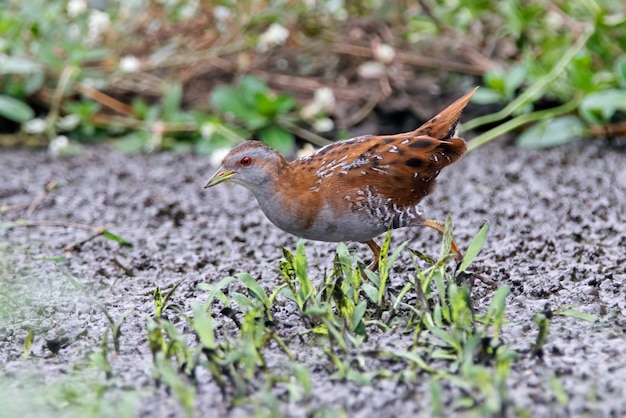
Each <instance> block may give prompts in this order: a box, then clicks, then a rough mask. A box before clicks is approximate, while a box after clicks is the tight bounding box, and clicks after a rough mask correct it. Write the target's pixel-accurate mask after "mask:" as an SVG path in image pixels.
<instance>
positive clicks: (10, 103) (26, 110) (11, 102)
mask: <svg viewBox="0 0 626 418" xmlns="http://www.w3.org/2000/svg"><path fill="white" fill-rule="evenodd" d="M0 116H3V117H5V118H7V119H9V120H12V121H14V122H26V121H29V120H31V119H32V118H34V117H35V112H34V111H33V109H31V107H30V106H29V105H27V104H26V103H24V102H23V101H21V100H18V99H16V98H14V97H11V96H6V95H4V94H0Z"/></svg>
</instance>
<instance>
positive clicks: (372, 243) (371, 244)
mask: <svg viewBox="0 0 626 418" xmlns="http://www.w3.org/2000/svg"><path fill="white" fill-rule="evenodd" d="M365 244H367V246H368V247H370V250H372V252H373V253H374V259H373V260H372V262H371V263H370V265H369V266H367V269H368V270H371V271H374V272H375V271H376V270H378V259H379V258H380V247H379V246H378V244H376V242H375V241H374V240H373V239H371V240H369V241H366V242H365Z"/></svg>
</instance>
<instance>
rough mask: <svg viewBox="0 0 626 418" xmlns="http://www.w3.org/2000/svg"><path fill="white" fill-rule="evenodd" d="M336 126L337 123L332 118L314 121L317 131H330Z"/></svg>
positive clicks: (314, 127)
mask: <svg viewBox="0 0 626 418" xmlns="http://www.w3.org/2000/svg"><path fill="white" fill-rule="evenodd" d="M334 127H335V123H334V122H333V120H332V119H330V118H320V119H317V120H316V121H315V122H314V123H313V129H315V130H316V131H317V132H328V131H330V130H331V129H333V128H334Z"/></svg>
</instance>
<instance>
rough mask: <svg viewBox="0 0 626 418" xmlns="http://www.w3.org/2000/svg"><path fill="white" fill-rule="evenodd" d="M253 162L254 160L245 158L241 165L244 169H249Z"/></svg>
mask: <svg viewBox="0 0 626 418" xmlns="http://www.w3.org/2000/svg"><path fill="white" fill-rule="evenodd" d="M251 162H252V158H250V157H248V156H245V157H243V158H242V159H241V165H242V166H244V167H247V166H249V165H250V163H251Z"/></svg>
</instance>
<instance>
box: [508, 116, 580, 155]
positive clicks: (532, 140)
mask: <svg viewBox="0 0 626 418" xmlns="http://www.w3.org/2000/svg"><path fill="white" fill-rule="evenodd" d="M584 133H585V124H584V123H583V122H582V121H581V120H580V119H579V118H577V117H576V116H573V115H566V116H560V117H557V118H555V119H550V120H543V121H541V122H538V123H536V124H535V125H533V126H531V127H530V128H528V129H527V130H526V131H524V132H523V133H522V134H521V135H520V136H519V137H518V138H517V146H518V147H520V148H548V147H554V146H557V145H563V144H566V143H568V142H570V141H572V140H575V139H580V138H581V137H582V136H583V135H584Z"/></svg>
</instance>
